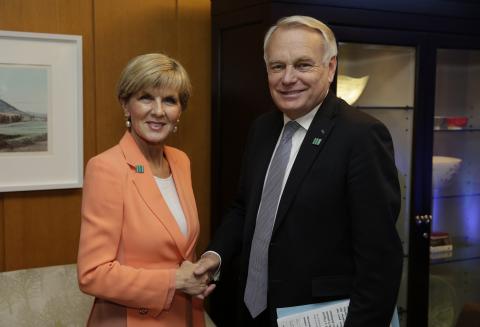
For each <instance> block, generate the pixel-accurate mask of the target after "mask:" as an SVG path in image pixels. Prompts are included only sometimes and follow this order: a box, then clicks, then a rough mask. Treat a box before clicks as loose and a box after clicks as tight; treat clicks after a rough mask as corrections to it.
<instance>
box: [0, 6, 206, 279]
mask: <svg viewBox="0 0 480 327" xmlns="http://www.w3.org/2000/svg"><path fill="white" fill-rule="evenodd" d="M0 29H1V30H10V31H28V32H40V33H58V34H75V35H81V36H82V37H83V118H84V139H83V142H84V156H85V158H84V159H85V162H87V160H88V159H89V158H91V157H92V156H94V155H95V154H97V153H100V152H102V151H104V150H106V149H107V148H109V147H111V146H113V145H115V144H116V143H118V141H119V139H120V137H121V135H122V134H123V133H124V131H125V128H124V124H123V115H122V111H121V109H120V107H119V105H118V103H117V101H116V98H115V84H116V81H117V78H118V75H119V74H120V71H121V69H122V68H123V66H124V65H125V64H126V63H127V61H128V60H129V59H130V58H132V57H133V56H136V55H139V54H142V53H148V52H164V53H166V54H168V55H170V56H172V57H174V58H176V59H178V60H179V61H180V62H181V63H182V64H183V65H184V66H185V68H186V69H187V71H188V72H189V74H190V78H191V79H192V84H193V96H192V98H191V101H190V104H189V108H188V110H187V112H185V113H184V115H182V120H181V122H180V124H179V132H178V133H177V134H176V135H175V136H174V137H172V138H171V140H170V144H171V145H173V146H175V147H178V148H180V149H182V150H183V151H185V152H186V153H187V154H188V155H189V157H190V160H191V164H192V178H193V186H194V192H195V195H196V199H197V207H198V211H199V217H200V224H201V237H200V241H199V244H198V247H197V249H198V252H201V251H202V250H203V249H204V248H205V247H206V245H207V243H208V240H209V238H210V235H209V232H210V116H211V109H210V80H211V78H210V1H209V0H142V1H140V2H138V1H134V0H91V1H69V0H45V1H38V0H0ZM0 169H4V167H1V160H0ZM80 205H81V190H80V189H74V190H46V191H28V192H8V193H0V271H5V270H15V269H21V268H30V267H41V266H48V265H56V264H67V263H73V262H75V260H76V254H77V249H78V237H79V230H80Z"/></svg>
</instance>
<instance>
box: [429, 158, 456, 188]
mask: <svg viewBox="0 0 480 327" xmlns="http://www.w3.org/2000/svg"><path fill="white" fill-rule="evenodd" d="M461 163H462V159H460V158H455V157H446V156H433V158H432V166H433V171H432V185H433V188H434V189H439V188H441V187H443V186H445V185H446V184H447V183H448V182H449V181H450V179H451V178H452V177H453V175H455V174H456V173H457V171H458V169H459V168H460V164H461Z"/></svg>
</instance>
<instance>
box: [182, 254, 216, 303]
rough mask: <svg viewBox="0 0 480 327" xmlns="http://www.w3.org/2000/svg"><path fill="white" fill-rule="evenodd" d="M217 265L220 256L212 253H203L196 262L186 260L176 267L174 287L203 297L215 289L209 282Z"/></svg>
mask: <svg viewBox="0 0 480 327" xmlns="http://www.w3.org/2000/svg"><path fill="white" fill-rule="evenodd" d="M219 266H220V257H218V256H217V255H216V254H213V253H206V254H204V255H203V256H202V257H201V258H200V260H198V261H197V262H196V263H193V262H190V261H187V260H186V261H184V262H182V264H181V265H180V267H179V268H178V269H177V272H176V275H175V288H176V289H177V290H179V291H182V292H184V293H186V294H190V295H195V296H197V297H198V298H200V299H204V298H206V297H207V296H208V295H209V294H210V293H212V291H213V290H214V289H215V284H211V283H210V282H211V281H212V280H213V276H214V274H215V273H216V271H217V269H218V267H219Z"/></svg>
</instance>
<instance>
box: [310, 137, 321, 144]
mask: <svg viewBox="0 0 480 327" xmlns="http://www.w3.org/2000/svg"><path fill="white" fill-rule="evenodd" d="M320 142H322V139H321V138H319V137H316V138H314V139H313V140H312V144H313V145H320Z"/></svg>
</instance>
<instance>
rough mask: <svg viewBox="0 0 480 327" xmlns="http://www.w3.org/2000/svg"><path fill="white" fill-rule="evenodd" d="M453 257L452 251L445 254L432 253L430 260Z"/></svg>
mask: <svg viewBox="0 0 480 327" xmlns="http://www.w3.org/2000/svg"><path fill="white" fill-rule="evenodd" d="M452 256H453V252H452V251H444V252H430V259H431V260H435V259H446V258H450V257H452Z"/></svg>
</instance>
